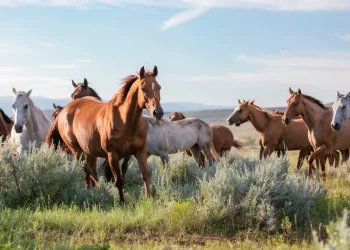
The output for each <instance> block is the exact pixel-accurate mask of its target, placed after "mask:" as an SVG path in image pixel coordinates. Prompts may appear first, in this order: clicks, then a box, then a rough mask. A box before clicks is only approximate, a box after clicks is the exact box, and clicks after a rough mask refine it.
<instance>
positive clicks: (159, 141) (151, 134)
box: [145, 117, 217, 164]
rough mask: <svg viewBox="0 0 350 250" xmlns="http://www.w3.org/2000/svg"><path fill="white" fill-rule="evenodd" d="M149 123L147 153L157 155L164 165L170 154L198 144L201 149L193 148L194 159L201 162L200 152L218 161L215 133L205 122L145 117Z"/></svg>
mask: <svg viewBox="0 0 350 250" xmlns="http://www.w3.org/2000/svg"><path fill="white" fill-rule="evenodd" d="M145 120H146V122H147V126H148V129H147V152H148V155H157V156H159V157H160V158H161V159H162V162H163V164H165V163H167V162H168V161H169V156H168V154H175V153H178V152H183V151H185V150H188V149H191V148H192V146H193V145H195V144H198V146H199V149H198V150H196V149H194V148H192V150H191V152H192V154H193V156H194V158H195V159H196V160H197V163H198V161H199V155H200V151H201V150H202V151H203V153H204V155H205V156H206V157H207V158H208V159H209V162H210V163H211V162H212V160H213V158H214V160H216V159H217V153H216V151H215V148H214V145H213V131H212V130H211V128H210V126H209V125H208V124H207V123H205V122H204V121H202V120H200V119H196V118H187V119H183V120H180V121H168V120H165V119H162V120H160V121H155V120H153V119H151V118H149V117H145Z"/></svg>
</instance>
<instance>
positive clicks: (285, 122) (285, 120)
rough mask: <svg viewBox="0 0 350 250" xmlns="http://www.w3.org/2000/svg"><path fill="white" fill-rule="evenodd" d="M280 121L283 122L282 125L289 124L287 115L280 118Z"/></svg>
mask: <svg viewBox="0 0 350 250" xmlns="http://www.w3.org/2000/svg"><path fill="white" fill-rule="evenodd" d="M282 122H283V123H284V125H289V123H290V119H289V118H288V117H286V118H282Z"/></svg>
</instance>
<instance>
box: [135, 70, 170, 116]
mask: <svg viewBox="0 0 350 250" xmlns="http://www.w3.org/2000/svg"><path fill="white" fill-rule="evenodd" d="M157 75H158V69H157V66H154V68H153V71H152V72H145V68H144V67H142V68H141V70H140V73H139V80H140V81H139V82H140V83H139V89H140V91H139V98H138V99H139V105H140V107H142V108H146V109H147V110H148V111H149V113H150V114H151V116H152V117H154V118H156V119H157V120H160V119H161V118H162V117H163V115H164V112H163V109H162V107H161V105H160V89H161V87H160V85H159V84H158V82H157V80H156V77H157Z"/></svg>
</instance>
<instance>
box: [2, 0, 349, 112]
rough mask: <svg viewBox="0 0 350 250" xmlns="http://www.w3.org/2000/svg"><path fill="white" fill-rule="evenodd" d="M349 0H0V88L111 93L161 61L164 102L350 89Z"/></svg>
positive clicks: (278, 101) (327, 96)
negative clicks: (84, 86) (82, 85)
mask: <svg viewBox="0 0 350 250" xmlns="http://www.w3.org/2000/svg"><path fill="white" fill-rule="evenodd" d="M349 24H350V1H349V0H333V1H327V0H319V1H312V0H306V1H302V0H298V1H297V0H255V1H252V0H249V1H243V0H241V1H239V0H201V1H199V0H198V1H195V0H174V1H168V0H162V1H160V0H0V30H1V36H0V86H1V87H2V88H1V89H2V92H1V94H0V95H11V90H12V87H15V88H17V90H28V89H30V88H33V92H32V94H33V96H35V95H36V96H46V97H50V98H64V97H69V96H70V93H71V91H72V86H71V79H74V80H75V81H76V82H81V81H82V80H83V78H84V77H86V78H87V79H88V80H89V81H90V82H91V83H92V87H93V88H94V89H96V90H97V92H98V93H99V94H100V95H101V96H102V97H103V99H104V100H108V99H109V98H110V97H111V96H112V95H113V94H114V93H115V92H117V91H118V89H119V87H120V85H119V84H120V79H121V78H123V77H124V76H126V75H129V74H133V73H136V72H137V71H138V70H139V69H140V68H141V66H143V65H144V66H145V67H146V68H148V69H152V68H153V66H154V65H157V66H158V69H159V77H158V81H159V83H160V84H161V85H162V91H161V96H162V102H176V101H186V102H197V103H204V104H209V105H226V106H230V105H236V103H237V99H238V98H240V99H255V100H256V104H258V105H261V106H274V105H285V103H286V100H287V99H288V97H289V94H288V93H289V92H288V87H292V88H301V89H302V91H303V92H305V93H308V94H310V95H312V96H314V97H316V98H319V99H321V100H323V101H333V100H334V98H335V93H336V90H338V91H340V92H349V91H350V26H349Z"/></svg>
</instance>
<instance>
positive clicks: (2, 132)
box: [0, 108, 13, 141]
mask: <svg viewBox="0 0 350 250" xmlns="http://www.w3.org/2000/svg"><path fill="white" fill-rule="evenodd" d="M12 126H13V120H12V119H11V118H10V117H8V116H7V115H6V114H5V112H4V111H3V110H2V109H1V108H0V136H1V137H2V141H5V140H6V137H7V136H9V135H10V134H11V129H12Z"/></svg>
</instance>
